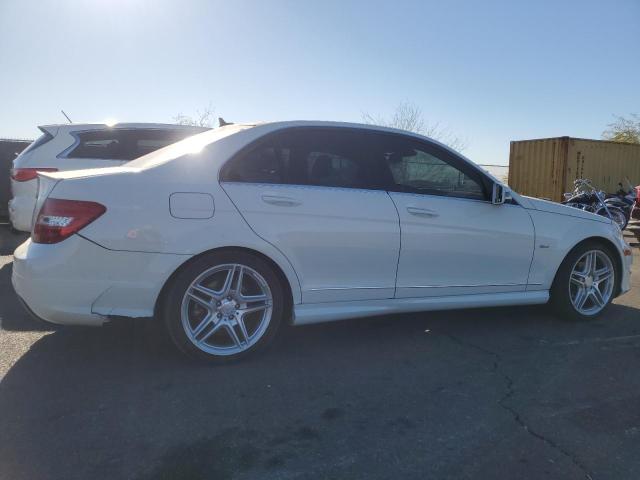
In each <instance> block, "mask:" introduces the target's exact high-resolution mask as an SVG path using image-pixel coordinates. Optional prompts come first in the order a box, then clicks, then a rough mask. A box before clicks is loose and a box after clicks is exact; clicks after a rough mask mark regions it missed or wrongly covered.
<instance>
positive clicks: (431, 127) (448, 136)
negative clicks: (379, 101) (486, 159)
mask: <svg viewBox="0 0 640 480" xmlns="http://www.w3.org/2000/svg"><path fill="white" fill-rule="evenodd" d="M362 121H363V122H364V123H367V124H369V125H380V126H382V127H391V128H399V129H401V130H407V131H409V132H415V133H419V134H420V135H424V136H425V137H430V138H433V139H434V140H438V141H439V142H442V143H444V144H445V145H448V146H449V147H451V148H453V149H454V150H457V151H459V152H462V151H463V150H464V149H466V148H467V147H468V143H469V142H468V141H467V140H466V139H464V138H460V137H458V136H457V135H455V134H454V133H453V132H452V131H451V130H449V129H448V128H446V127H442V126H441V125H440V124H439V123H428V122H427V121H426V120H425V119H424V116H423V114H422V109H421V108H420V107H418V106H417V105H416V104H415V103H412V102H408V101H404V102H402V103H400V104H398V106H397V107H396V109H395V110H394V112H393V115H392V116H391V118H384V117H381V116H374V115H371V114H370V113H368V112H363V113H362Z"/></svg>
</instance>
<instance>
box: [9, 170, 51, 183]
mask: <svg viewBox="0 0 640 480" xmlns="http://www.w3.org/2000/svg"><path fill="white" fill-rule="evenodd" d="M57 171H58V169H57V168H12V169H11V178H13V179H14V180H15V181H16V182H28V181H29V180H33V179H34V178H36V177H37V176H38V172H57Z"/></svg>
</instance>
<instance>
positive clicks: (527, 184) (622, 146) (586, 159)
mask: <svg viewBox="0 0 640 480" xmlns="http://www.w3.org/2000/svg"><path fill="white" fill-rule="evenodd" d="M578 178H587V179H589V180H591V182H592V183H593V185H594V186H595V187H596V188H598V189H600V190H604V191H606V192H608V193H613V192H615V191H616V190H618V183H619V182H622V183H623V185H625V187H626V183H625V179H628V180H629V181H630V182H631V184H632V185H634V186H635V185H640V145H638V144H632V143H619V142H610V141H606V140H589V139H585V138H572V137H557V138H541V139H536V140H519V141H514V142H511V148H510V151H509V186H510V187H511V188H512V189H513V190H515V191H516V192H518V193H521V194H523V195H528V196H531V197H538V198H547V199H550V200H553V201H556V202H559V201H561V200H562V198H563V197H562V194H563V193H564V192H570V191H572V190H573V181H574V180H576V179H578Z"/></svg>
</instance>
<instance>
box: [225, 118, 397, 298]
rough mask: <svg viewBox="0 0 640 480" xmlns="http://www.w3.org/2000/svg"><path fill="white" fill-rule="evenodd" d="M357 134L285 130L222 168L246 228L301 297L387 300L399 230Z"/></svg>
mask: <svg viewBox="0 0 640 480" xmlns="http://www.w3.org/2000/svg"><path fill="white" fill-rule="evenodd" d="M368 139H369V136H368V135H367V134H366V133H365V132H360V131H354V130H351V129H346V128H320V127H318V128H309V127H307V128H289V129H287V130H284V131H280V132H277V133H274V134H271V135H268V136H267V137H266V138H264V139H262V140H259V141H258V142H257V143H256V144H254V145H252V146H250V147H249V148H248V149H246V150H245V151H242V152H240V153H239V154H238V155H237V156H236V157H235V158H233V159H231V160H230V161H229V162H228V163H227V164H226V165H225V166H224V167H223V169H222V172H221V184H222V187H223V189H224V190H225V191H226V192H227V194H228V195H229V197H230V198H231V200H232V201H233V203H234V204H235V205H236V207H237V208H238V209H239V211H240V213H241V214H242V216H243V217H244V218H245V220H246V221H247V223H248V224H249V225H250V226H251V228H252V229H253V230H254V231H255V232H256V233H257V234H258V235H259V236H260V237H262V238H263V239H264V240H266V241H268V242H269V243H271V244H273V245H274V246H275V247H276V248H278V249H279V250H280V251H281V252H282V253H283V254H284V255H285V256H286V257H287V258H288V259H289V261H290V262H291V264H292V265H293V267H294V269H295V271H296V273H297V275H298V278H299V280H300V284H301V288H302V301H303V302H304V303H314V302H332V301H346V300H366V299H384V298H393V295H394V290H395V277H396V267H397V262H398V255H399V250H400V228H399V224H398V215H397V212H396V209H395V206H394V204H393V202H392V201H391V199H390V197H389V196H388V194H387V193H386V191H385V190H384V188H382V185H381V183H382V182H381V180H380V176H379V171H380V166H381V164H380V162H376V161H374V159H373V158H372V156H371V155H372V154H371V152H370V149H369V146H368Z"/></svg>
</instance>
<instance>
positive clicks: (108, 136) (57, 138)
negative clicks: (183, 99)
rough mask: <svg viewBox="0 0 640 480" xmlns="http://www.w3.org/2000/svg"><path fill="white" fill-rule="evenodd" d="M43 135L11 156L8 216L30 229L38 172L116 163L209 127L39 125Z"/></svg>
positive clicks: (24, 227)
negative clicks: (10, 197) (14, 156)
mask: <svg viewBox="0 0 640 480" xmlns="http://www.w3.org/2000/svg"><path fill="white" fill-rule="evenodd" d="M38 128H39V129H40V130H41V131H42V135H41V136H40V137H39V138H38V139H37V140H36V141H35V142H33V143H32V144H31V145H30V146H29V147H27V149H25V150H24V151H23V152H22V153H21V154H20V155H18V157H16V159H15V160H14V161H13V169H12V170H11V192H12V194H13V198H12V199H11V200H10V201H9V219H10V221H11V224H12V225H13V227H14V228H15V229H16V230H22V231H31V222H32V218H33V209H34V207H35V203H36V194H37V189H38V182H37V177H38V174H37V172H55V171H64V170H80V169H87V168H99V167H115V166H118V165H122V164H124V163H126V162H128V161H130V160H133V159H134V158H138V157H141V156H142V155H146V154H147V153H150V152H153V151H155V150H157V149H159V148H162V147H166V146H167V145H170V144H172V143H175V142H177V141H179V140H182V139H184V138H186V137H189V136H191V135H195V134H197V133H201V132H203V131H205V130H208V129H207V128H204V127H192V126H186V125H167V124H160V123H119V124H116V125H113V126H109V125H105V124H79V123H74V124H61V125H45V126H41V127H38Z"/></svg>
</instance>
